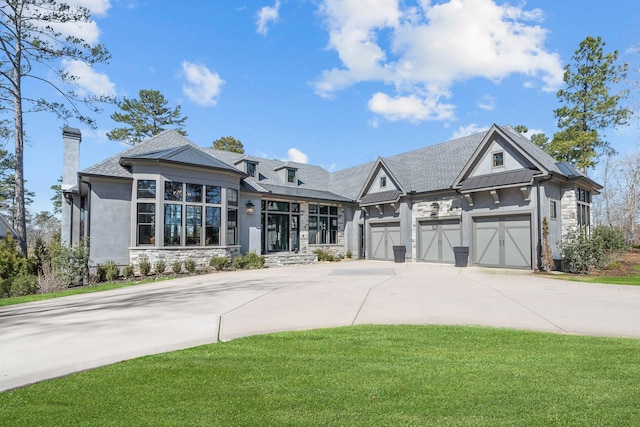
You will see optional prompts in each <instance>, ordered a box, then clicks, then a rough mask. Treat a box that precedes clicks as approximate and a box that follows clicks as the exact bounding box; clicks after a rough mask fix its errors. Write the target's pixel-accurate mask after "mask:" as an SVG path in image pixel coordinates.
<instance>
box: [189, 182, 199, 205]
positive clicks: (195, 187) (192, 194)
mask: <svg viewBox="0 0 640 427" xmlns="http://www.w3.org/2000/svg"><path fill="white" fill-rule="evenodd" d="M186 199H187V202H194V203H202V185H200V184H187V197H186Z"/></svg>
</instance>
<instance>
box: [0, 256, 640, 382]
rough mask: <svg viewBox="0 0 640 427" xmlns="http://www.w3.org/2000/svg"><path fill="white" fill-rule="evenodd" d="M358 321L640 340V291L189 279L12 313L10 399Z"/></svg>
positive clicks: (330, 275) (305, 273) (534, 282)
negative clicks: (243, 341) (19, 390)
mask: <svg viewBox="0 0 640 427" xmlns="http://www.w3.org/2000/svg"><path fill="white" fill-rule="evenodd" d="M354 324H447V325H453V324H455V325H486V326H495V327H507V328H517V329H529V330H538V331H548V332H555V333H567V334H585V335H604V336H620V337H635V338H640V287H635V286H615V285H592V284H584V283H573V282H565V281H558V280H553V279H547V278H542V277H537V276H534V275H532V274H528V273H523V272H514V271H504V270H488V269H478V268H473V267H472V268H455V267H452V266H444V265H429V264H422V263H407V264H393V263H388V262H372V261H345V262H341V263H334V264H327V263H319V264H315V265H307V266H295V267H284V268H272V269H265V270H258V271H255V270H254V271H238V272H226V273H214V274H209V275H204V276H194V277H188V278H181V279H176V280H171V281H165V282H159V283H151V284H145V285H138V286H132V287H128V288H123V289H118V290H113V291H106V292H99V293H94V294H86V295H77V296H71V297H66V298H59V299H53V300H47V301H41V302H36V303H30V304H23V305H18V306H10V307H5V308H0V391H2V390H8V389H11V388H15V387H20V386H24V385H27V384H31V383H34V382H37V381H41V380H44V379H49V378H55V377H59V376H63V375H67V374H69V373H73V372H78V371H82V370H87V369H91V368H94V367H97V366H103V365H107V364H110V363H115V362H118V361H121V360H125V359H130V358H134V357H138V356H142V355H147V354H155V353H160V352H165V351H171V350H177V349H182V348H187V347H192V346H195V345H199V344H207V343H214V342H217V341H219V340H231V339H234V338H238V337H243V336H248V335H253V334H260V333H269V332H275V331H289V330H298V329H309V328H324V327H333V326H345V325H354Z"/></svg>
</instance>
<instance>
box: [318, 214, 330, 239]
mask: <svg viewBox="0 0 640 427" xmlns="http://www.w3.org/2000/svg"><path fill="white" fill-rule="evenodd" d="M328 225H329V218H327V217H320V222H319V224H318V226H319V228H320V232H319V236H318V237H319V238H318V243H320V244H326V243H328V240H327V235H328V232H329V227H328Z"/></svg>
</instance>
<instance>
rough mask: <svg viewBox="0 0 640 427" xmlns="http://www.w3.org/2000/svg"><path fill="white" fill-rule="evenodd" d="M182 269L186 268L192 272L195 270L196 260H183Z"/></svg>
mask: <svg viewBox="0 0 640 427" xmlns="http://www.w3.org/2000/svg"><path fill="white" fill-rule="evenodd" d="M184 269H185V270H187V272H189V273H190V274H193V273H195V272H196V262H195V261H194V260H192V259H191V258H189V259H187V260H186V261H185V262H184Z"/></svg>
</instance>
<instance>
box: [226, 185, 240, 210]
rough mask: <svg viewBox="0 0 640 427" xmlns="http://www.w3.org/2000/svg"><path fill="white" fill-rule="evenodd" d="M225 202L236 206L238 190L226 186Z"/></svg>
mask: <svg viewBox="0 0 640 427" xmlns="http://www.w3.org/2000/svg"><path fill="white" fill-rule="evenodd" d="M227 203H228V204H229V205H230V206H238V190H234V189H233V188H227Z"/></svg>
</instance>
